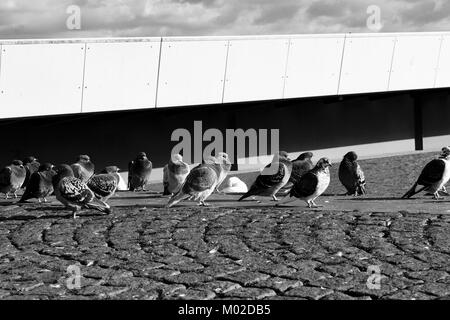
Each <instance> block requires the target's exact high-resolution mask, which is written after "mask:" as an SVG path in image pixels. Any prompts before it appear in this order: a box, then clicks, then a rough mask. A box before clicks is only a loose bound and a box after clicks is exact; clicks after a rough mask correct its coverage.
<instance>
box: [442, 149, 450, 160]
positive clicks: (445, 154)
mask: <svg viewBox="0 0 450 320" xmlns="http://www.w3.org/2000/svg"><path fill="white" fill-rule="evenodd" d="M449 156H450V147H443V148H442V150H441V155H440V157H441V158H448V157H449Z"/></svg>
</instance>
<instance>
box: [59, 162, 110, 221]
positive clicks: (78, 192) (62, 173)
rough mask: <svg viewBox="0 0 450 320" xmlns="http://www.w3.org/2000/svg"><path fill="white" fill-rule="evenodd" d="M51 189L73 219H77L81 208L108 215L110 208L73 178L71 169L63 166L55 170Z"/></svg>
mask: <svg viewBox="0 0 450 320" xmlns="http://www.w3.org/2000/svg"><path fill="white" fill-rule="evenodd" d="M55 171H56V175H55V176H54V177H53V188H54V189H55V195H56V199H57V200H58V201H59V202H61V203H62V204H63V205H64V206H65V207H66V208H68V209H71V210H72V212H73V218H74V219H76V218H77V212H78V211H79V210H80V209H82V208H87V209H95V210H98V211H100V212H103V213H105V214H110V213H111V212H112V211H111V207H110V206H109V205H108V204H106V203H105V202H103V201H101V200H99V199H97V197H96V196H95V194H94V192H93V191H92V190H91V189H89V187H88V186H87V184H86V183H85V182H83V181H82V180H81V179H78V178H75V176H74V173H73V170H72V168H71V167H70V166H69V165H66V164H63V165H60V166H58V167H56V168H55Z"/></svg>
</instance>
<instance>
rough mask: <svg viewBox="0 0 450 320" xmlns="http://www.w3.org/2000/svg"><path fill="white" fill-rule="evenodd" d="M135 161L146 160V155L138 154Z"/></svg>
mask: <svg viewBox="0 0 450 320" xmlns="http://www.w3.org/2000/svg"><path fill="white" fill-rule="evenodd" d="M137 159H139V160H145V159H147V154H146V153H145V152H139V154H138V156H137Z"/></svg>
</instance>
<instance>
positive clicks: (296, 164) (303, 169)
mask: <svg viewBox="0 0 450 320" xmlns="http://www.w3.org/2000/svg"><path fill="white" fill-rule="evenodd" d="M312 157H313V153H312V152H304V153H302V154H301V155H299V156H298V157H297V159H295V160H294V161H292V173H291V177H290V178H289V181H288V183H286V185H285V186H284V187H283V188H281V190H280V192H279V193H280V194H282V195H286V194H288V193H289V191H291V188H292V186H293V185H294V184H295V183H296V182H297V181H298V179H300V177H301V176H302V175H304V174H305V173H307V172H308V171H309V170H311V169H312V168H314V164H313V163H312V161H311V159H312Z"/></svg>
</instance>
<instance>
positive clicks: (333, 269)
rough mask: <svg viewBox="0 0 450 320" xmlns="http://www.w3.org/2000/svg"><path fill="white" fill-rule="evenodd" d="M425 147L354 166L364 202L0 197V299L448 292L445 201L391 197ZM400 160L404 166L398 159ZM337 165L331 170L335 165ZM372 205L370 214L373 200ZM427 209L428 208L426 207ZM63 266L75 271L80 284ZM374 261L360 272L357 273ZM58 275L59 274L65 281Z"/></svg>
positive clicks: (449, 232)
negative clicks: (362, 176)
mask: <svg viewBox="0 0 450 320" xmlns="http://www.w3.org/2000/svg"><path fill="white" fill-rule="evenodd" d="M430 157H431V155H429V154H421V155H415V156H402V157H394V158H384V159H376V160H367V161H363V162H361V164H362V165H363V168H364V169H365V171H366V175H367V178H368V180H369V181H371V182H369V184H368V188H369V192H371V194H370V195H368V196H367V197H366V198H365V199H362V200H361V199H359V200H358V199H353V198H351V197H350V198H349V197H343V196H339V195H337V194H339V192H340V193H342V191H343V190H342V188H341V187H340V186H339V183H338V182H337V181H336V174H335V171H334V172H333V176H332V179H333V180H334V181H333V184H332V185H331V186H330V189H329V192H330V193H329V194H328V195H326V196H324V197H321V198H319V200H318V201H317V202H318V203H321V204H323V205H324V207H323V208H320V209H314V210H310V209H306V208H305V206H304V203H301V202H298V203H294V206H290V207H283V208H275V207H274V206H273V203H271V202H265V203H262V204H259V203H256V202H255V201H251V200H250V201H246V202H244V203H242V204H239V206H237V204H236V202H235V200H236V198H237V197H236V196H221V195H218V196H214V197H213V198H212V199H211V201H210V203H211V205H212V207H211V208H199V207H196V206H195V205H194V204H193V203H185V204H184V205H182V206H179V207H175V208H173V209H164V208H162V206H163V204H164V203H165V202H166V201H167V199H166V198H162V197H161V196H160V195H158V194H153V193H144V194H142V193H140V194H139V193H135V194H132V193H120V194H118V195H117V197H115V198H114V199H113V200H112V201H111V203H112V205H113V206H114V207H115V210H114V213H113V214H111V215H109V216H101V215H98V214H97V213H96V212H93V211H84V212H82V214H80V218H79V219H77V220H73V219H71V214H70V212H68V211H66V210H63V209H62V208H61V206H60V205H59V204H58V203H57V202H56V201H54V199H53V201H52V202H51V203H50V204H45V205H38V204H37V203H30V204H26V205H23V206H18V205H15V204H14V203H13V202H12V201H4V200H3V201H1V202H0V298H1V299H325V300H328V299H438V298H449V297H450V277H449V273H450V264H449V261H450V259H449V258H450V215H449V214H448V210H447V208H448V207H449V204H448V202H447V200H444V201H441V202H435V201H431V199H430V197H429V196H425V195H422V196H419V197H418V198H416V199H414V200H407V201H400V200H396V199H394V197H398V196H399V195H401V194H402V192H404V191H405V190H406V189H407V188H408V187H409V186H410V183H412V182H413V180H414V178H415V177H416V176H417V174H418V172H417V170H419V168H420V167H421V166H422V165H423V163H425V162H426V161H428V160H429V158H430ZM405 163H408V165H404V164H405ZM336 169H337V168H336V166H335V168H334V170H336ZM374 207H375V208H376V210H373V208H374ZM428 209H429V210H428ZM69 266H78V267H79V270H80V271H81V276H82V277H81V283H80V284H81V286H80V288H72V287H71V288H72V289H69V288H68V286H67V284H68V283H69V284H73V282H71V281H70V280H71V279H73V278H70V274H69V273H67V268H68V267H69ZM374 268H375V269H376V268H379V270H380V271H381V280H380V285H379V287H378V286H377V281H376V280H377V275H376V274H375V275H372V276H371V277H370V279H372V280H374V282H369V283H371V285H369V286H368V284H367V281H368V279H369V274H368V269H374ZM68 281H69V282H68Z"/></svg>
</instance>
